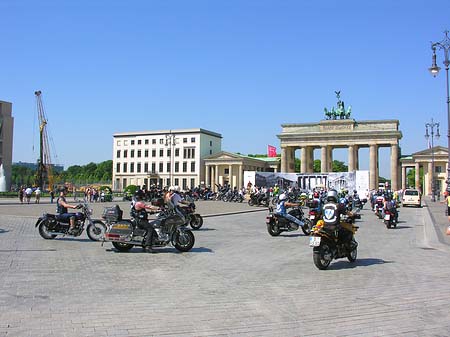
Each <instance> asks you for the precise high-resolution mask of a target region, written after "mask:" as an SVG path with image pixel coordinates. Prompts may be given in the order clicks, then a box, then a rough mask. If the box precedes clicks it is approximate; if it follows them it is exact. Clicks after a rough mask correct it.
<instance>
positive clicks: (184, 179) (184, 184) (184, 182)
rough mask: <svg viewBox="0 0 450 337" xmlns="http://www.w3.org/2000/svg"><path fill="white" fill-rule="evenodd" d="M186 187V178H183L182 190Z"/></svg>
mask: <svg viewBox="0 0 450 337" xmlns="http://www.w3.org/2000/svg"><path fill="white" fill-rule="evenodd" d="M186 188H187V179H186V178H183V190H185V189H186Z"/></svg>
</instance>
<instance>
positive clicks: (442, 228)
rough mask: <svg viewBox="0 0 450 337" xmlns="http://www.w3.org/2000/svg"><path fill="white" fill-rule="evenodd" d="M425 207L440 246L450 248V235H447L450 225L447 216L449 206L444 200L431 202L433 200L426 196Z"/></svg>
mask: <svg viewBox="0 0 450 337" xmlns="http://www.w3.org/2000/svg"><path fill="white" fill-rule="evenodd" d="M423 203H424V207H427V209H428V211H429V214H430V216H431V220H432V222H433V224H434V230H435V231H436V235H437V240H438V241H439V243H440V244H444V245H448V246H450V235H446V234H445V232H446V230H447V227H448V226H449V225H450V222H449V221H448V217H447V215H446V213H445V212H446V211H447V204H446V203H445V201H444V199H442V198H441V199H440V200H437V201H435V202H433V201H431V198H430V197H428V196H426V197H424V199H423Z"/></svg>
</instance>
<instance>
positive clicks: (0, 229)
mask: <svg viewBox="0 0 450 337" xmlns="http://www.w3.org/2000/svg"><path fill="white" fill-rule="evenodd" d="M8 232H9V231H7V230H6V229H3V228H0V234H3V233H8Z"/></svg>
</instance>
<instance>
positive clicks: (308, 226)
mask: <svg viewBox="0 0 450 337" xmlns="http://www.w3.org/2000/svg"><path fill="white" fill-rule="evenodd" d="M303 221H304V223H305V224H304V225H303V226H302V231H303V234H305V235H307V236H309V234H311V229H312V227H313V224H312V221H311V219H303Z"/></svg>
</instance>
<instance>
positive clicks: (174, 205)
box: [164, 186, 189, 220]
mask: <svg viewBox="0 0 450 337" xmlns="http://www.w3.org/2000/svg"><path fill="white" fill-rule="evenodd" d="M180 192H181V188H180V186H170V187H169V192H168V193H167V195H166V197H165V200H164V201H165V202H166V204H167V205H168V206H169V208H170V209H173V210H174V211H175V212H176V213H177V214H178V215H179V216H181V217H182V218H183V219H184V220H185V217H186V212H185V211H184V210H183V207H185V206H188V205H189V201H187V200H185V199H183V197H182V196H181V195H180Z"/></svg>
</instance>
